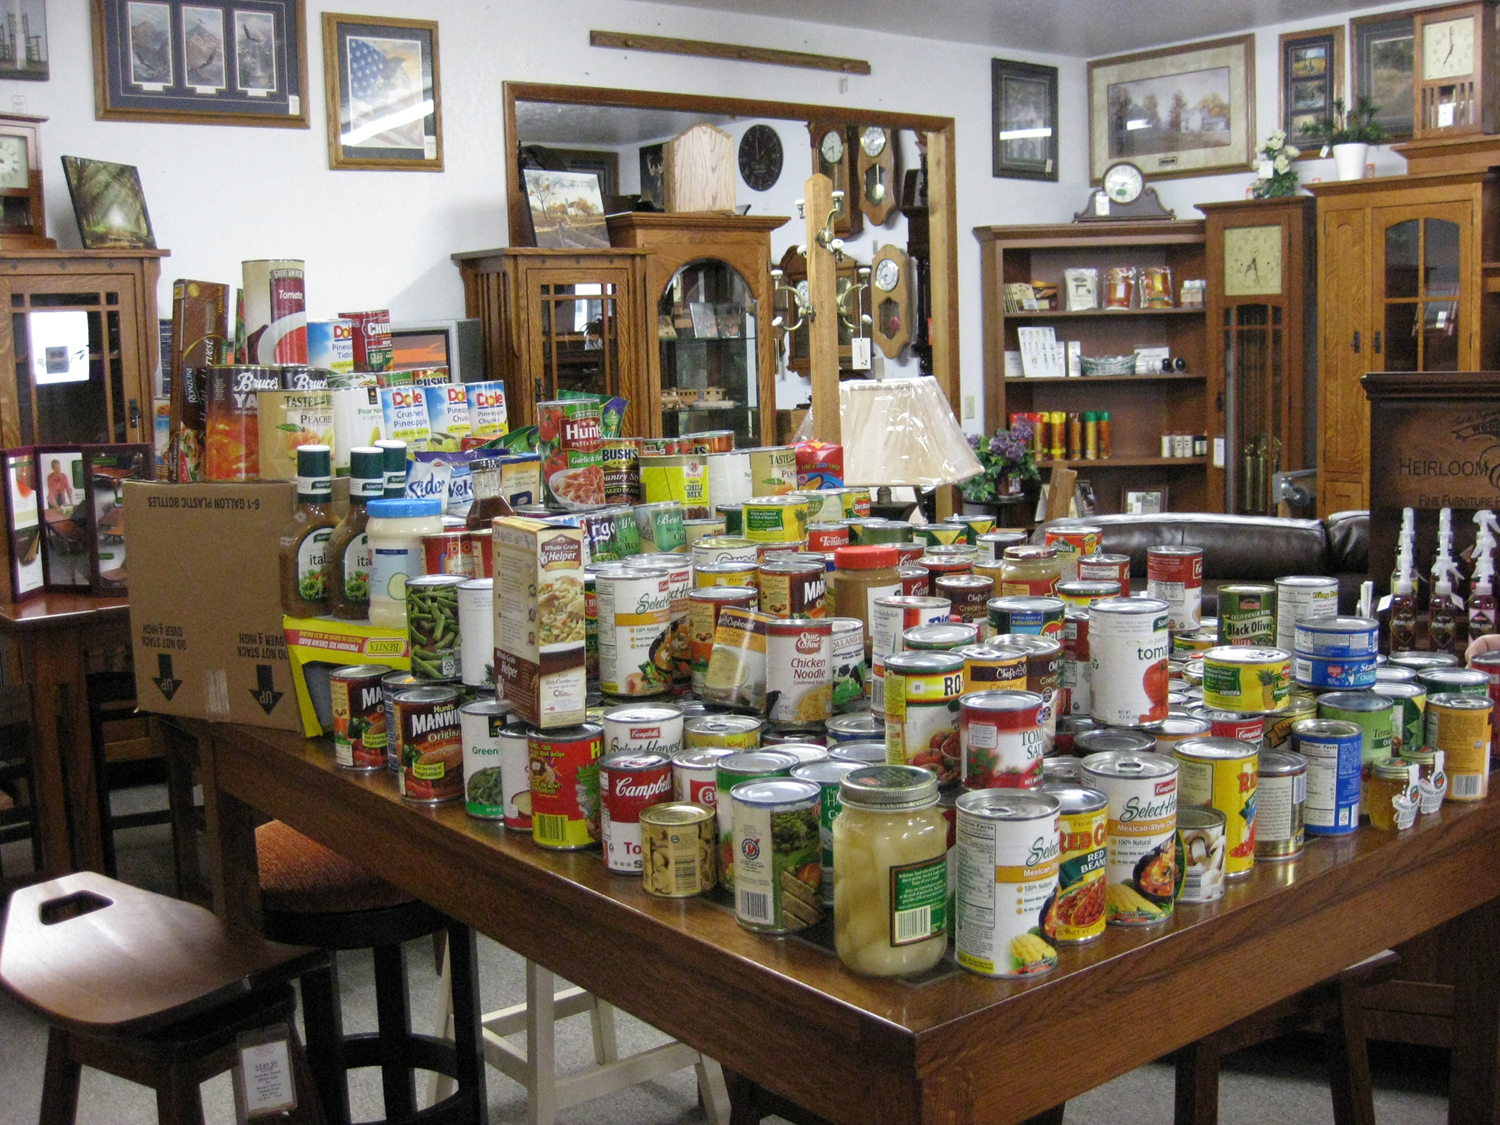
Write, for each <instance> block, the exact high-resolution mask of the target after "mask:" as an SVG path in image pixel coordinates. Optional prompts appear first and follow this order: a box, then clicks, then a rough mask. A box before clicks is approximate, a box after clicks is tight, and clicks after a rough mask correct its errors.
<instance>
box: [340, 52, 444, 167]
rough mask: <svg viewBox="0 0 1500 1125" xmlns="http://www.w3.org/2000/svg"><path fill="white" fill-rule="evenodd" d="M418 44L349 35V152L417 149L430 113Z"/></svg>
mask: <svg viewBox="0 0 1500 1125" xmlns="http://www.w3.org/2000/svg"><path fill="white" fill-rule="evenodd" d="M422 46H423V45H422V41H421V40H419V39H391V38H373V37H369V36H358V35H351V36H349V37H348V40H347V55H346V58H347V66H348V69H349V87H348V89H349V94H348V96H349V109H348V116H347V119H346V121H345V128H344V135H343V138H342V139H343V143H344V145H345V146H347V147H369V148H387V149H390V148H397V149H418V150H420V149H421V148H422V147H423V139H424V134H425V131H426V129H425V123H426V118H427V116H428V115H429V114H431V113H432V112H433V103H432V100H431V94H430V93H429V92H428V91H426V90H425V89H424V86H425V84H426V83H425V81H424V77H425V76H424V67H423V65H422V63H423V59H422Z"/></svg>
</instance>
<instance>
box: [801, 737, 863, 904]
mask: <svg viewBox="0 0 1500 1125" xmlns="http://www.w3.org/2000/svg"><path fill="white" fill-rule="evenodd" d="M864 765H865V764H864V763H863V762H845V761H838V760H836V759H833V758H827V759H825V760H823V761H821V762H808V763H806V764H805V765H800V766H798V767H796V768H795V769H794V770H792V776H793V777H794V778H796V779H797V780H798V781H810V782H812V783H813V784H814V785H816V786H817V787H818V789H819V793H820V796H821V800H820V803H819V805H818V837H819V841H820V843H821V846H822V866H823V883H822V888H823V906H824V907H825V908H826V909H832V908H833V820H834V818H835V817H836V816H838V815H839V813H840V812H842V811H843V808H844V806H843V803H842V802H841V801H840V800H839V782H841V781H843V779H844V777H845V776H846V775H848V774H851V773H853V772H854V771H855V770H857V769H863V768H864Z"/></svg>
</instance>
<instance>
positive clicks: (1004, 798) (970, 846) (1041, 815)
mask: <svg viewBox="0 0 1500 1125" xmlns="http://www.w3.org/2000/svg"><path fill="white" fill-rule="evenodd" d="M957 818H958V823H957V826H956V832H955V844H954V846H955V848H956V849H957V851H958V865H957V866H958V887H957V893H956V895H955V907H956V909H957V919H956V926H955V931H954V932H955V936H954V951H955V955H956V957H957V959H958V963H959V964H960V965H962V966H963V967H964V968H965V969H967V970H968V971H969V972H971V973H977V974H979V975H981V976H988V977H1032V976H1038V975H1040V974H1042V973H1046V972H1050V971H1051V970H1052V969H1055V968H1056V967H1057V950H1056V949H1055V948H1053V946H1052V944H1051V943H1050V942H1049V941H1048V940H1047V938H1046V937H1045V936H1044V935H1045V934H1046V933H1047V930H1048V915H1049V913H1050V912H1051V910H1052V907H1053V904H1054V900H1055V899H1056V896H1057V873H1058V867H1059V857H1060V853H1061V850H1062V805H1061V803H1060V802H1059V801H1058V799H1057V798H1056V797H1055V796H1053V795H1052V794H1051V793H1047V792H1036V793H1020V792H1014V791H1008V790H1004V789H983V790H976V791H973V792H969V793H964V794H963V795H962V796H960V797H959V798H958V804H957Z"/></svg>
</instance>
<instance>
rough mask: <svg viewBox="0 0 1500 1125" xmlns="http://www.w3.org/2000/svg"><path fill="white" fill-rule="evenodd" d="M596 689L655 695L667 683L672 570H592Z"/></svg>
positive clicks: (669, 678) (645, 567)
mask: <svg viewBox="0 0 1500 1125" xmlns="http://www.w3.org/2000/svg"><path fill="white" fill-rule="evenodd" d="M594 597H595V602H596V605H597V607H598V611H597V612H598V616H599V625H598V629H599V687H600V690H601V691H603V692H605V693H606V694H608V695H661V694H663V693H664V692H666V691H668V690H669V689H670V688H671V686H672V646H671V626H672V572H671V570H670V568H668V567H666V566H653V565H645V564H642V565H639V566H637V565H631V566H604V567H600V568H599V569H598V570H596V571H595V572H594Z"/></svg>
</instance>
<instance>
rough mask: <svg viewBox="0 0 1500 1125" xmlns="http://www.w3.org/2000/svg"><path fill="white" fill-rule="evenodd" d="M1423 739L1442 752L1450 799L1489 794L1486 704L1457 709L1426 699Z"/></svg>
mask: <svg viewBox="0 0 1500 1125" xmlns="http://www.w3.org/2000/svg"><path fill="white" fill-rule="evenodd" d="M1486 702H1488V699H1487V698H1486ZM1426 741H1427V745H1428V746H1429V747H1431V748H1432V749H1434V750H1438V751H1441V752H1442V754H1443V760H1444V764H1445V768H1446V769H1447V771H1448V799H1449V800H1450V801H1479V800H1483V799H1484V798H1485V797H1486V796H1488V794H1489V788H1490V787H1489V780H1490V708H1489V707H1483V708H1479V707H1475V708H1463V709H1459V708H1455V707H1448V706H1445V705H1443V704H1442V703H1440V702H1439V701H1438V699H1437V698H1432V699H1429V700H1428V701H1427V739H1426Z"/></svg>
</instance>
